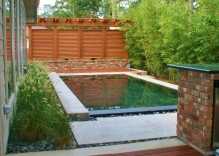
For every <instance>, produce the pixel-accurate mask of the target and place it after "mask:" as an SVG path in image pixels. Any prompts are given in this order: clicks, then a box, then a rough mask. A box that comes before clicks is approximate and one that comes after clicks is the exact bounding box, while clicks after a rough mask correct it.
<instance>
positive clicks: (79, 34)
mask: <svg viewBox="0 0 219 156" xmlns="http://www.w3.org/2000/svg"><path fill="white" fill-rule="evenodd" d="M82 37H83V36H82V27H81V26H79V27H78V58H79V59H81V58H82V57H83V56H82Z"/></svg>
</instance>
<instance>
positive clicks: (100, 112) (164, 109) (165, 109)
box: [90, 105, 177, 117]
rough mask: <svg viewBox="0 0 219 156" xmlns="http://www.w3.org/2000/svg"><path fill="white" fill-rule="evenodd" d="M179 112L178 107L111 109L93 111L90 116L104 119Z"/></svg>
mask: <svg viewBox="0 0 219 156" xmlns="http://www.w3.org/2000/svg"><path fill="white" fill-rule="evenodd" d="M176 110H177V105H172V106H158V107H144V108H125V109H111V110H92V111H90V116H92V117H104V116H111V115H123V114H139V113H140V114H141V113H143V114H151V113H154V112H156V113H162V112H173V111H176Z"/></svg>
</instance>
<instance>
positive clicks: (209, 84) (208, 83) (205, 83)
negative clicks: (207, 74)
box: [201, 79, 214, 87]
mask: <svg viewBox="0 0 219 156" xmlns="http://www.w3.org/2000/svg"><path fill="white" fill-rule="evenodd" d="M201 85H203V86H206V87H214V81H213V80H209V79H201Z"/></svg>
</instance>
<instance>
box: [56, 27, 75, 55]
mask: <svg viewBox="0 0 219 156" xmlns="http://www.w3.org/2000/svg"><path fill="white" fill-rule="evenodd" d="M78 39H79V37H78V30H58V59H63V58H68V59H71V58H78V57H79V53H78V52H79V47H78Z"/></svg>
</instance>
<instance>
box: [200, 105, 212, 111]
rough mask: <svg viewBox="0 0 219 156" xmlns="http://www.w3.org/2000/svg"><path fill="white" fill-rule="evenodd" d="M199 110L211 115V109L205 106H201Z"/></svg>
mask: <svg viewBox="0 0 219 156" xmlns="http://www.w3.org/2000/svg"><path fill="white" fill-rule="evenodd" d="M200 110H202V111H203V112H206V113H212V112H213V107H207V106H203V105H201V106H200Z"/></svg>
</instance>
